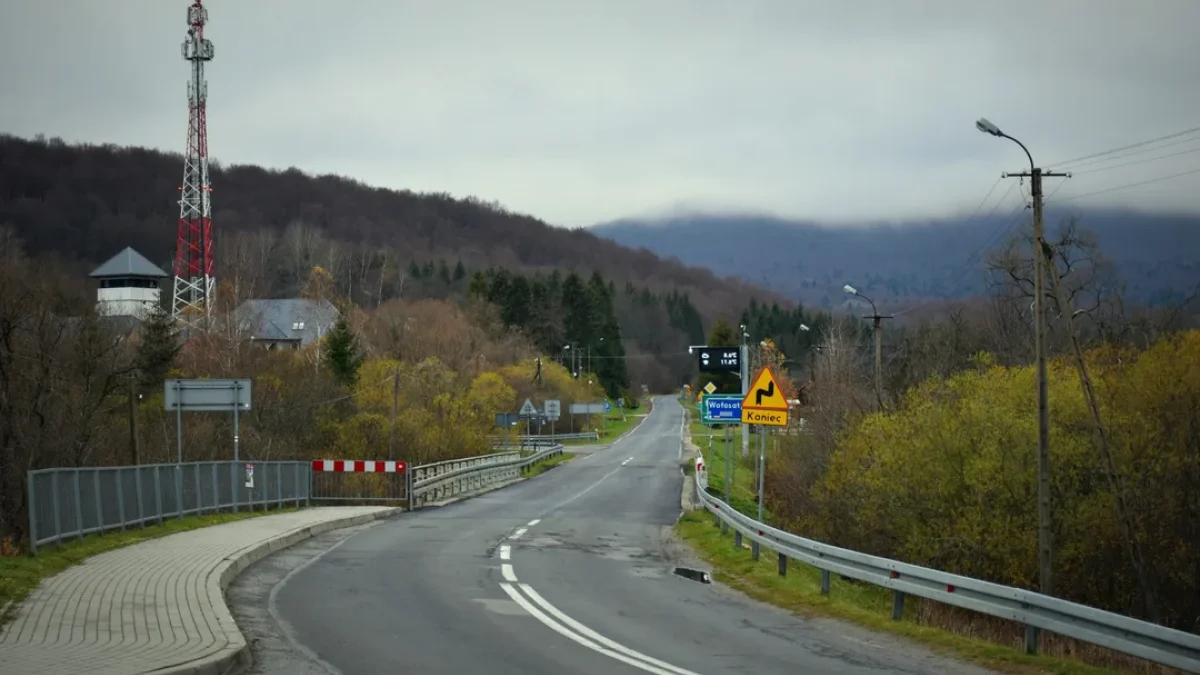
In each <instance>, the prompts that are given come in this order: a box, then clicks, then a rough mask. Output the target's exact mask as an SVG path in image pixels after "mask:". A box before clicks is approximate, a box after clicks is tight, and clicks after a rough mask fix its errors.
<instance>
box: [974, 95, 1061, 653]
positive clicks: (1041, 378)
mask: <svg viewBox="0 0 1200 675" xmlns="http://www.w3.org/2000/svg"><path fill="white" fill-rule="evenodd" d="M975 128H977V129H979V130H980V131H982V132H984V133H985V134H991V135H992V136H996V137H997V138H1007V139H1008V140H1010V141H1012V142H1014V143H1016V144H1017V145H1019V146H1021V149H1022V150H1024V151H1025V156H1026V157H1028V158H1029V171H1027V172H1025V171H1022V172H1019V173H1004V174H1001V175H1002V176H1003V177H1005V178H1012V177H1018V178H1025V177H1028V178H1029V181H1030V188H1031V192H1032V193H1033V307H1034V308H1033V350H1034V360H1035V362H1036V364H1037V365H1036V370H1037V408H1038V509H1037V510H1038V590H1039V591H1040V592H1041V593H1043V594H1045V595H1050V594H1051V593H1052V592H1053V588H1054V586H1053V575H1052V570H1053V566H1052V562H1053V557H1052V550H1053V543H1052V536H1053V530H1052V521H1051V516H1052V510H1051V504H1050V405H1049V394H1048V389H1049V387H1048V385H1047V381H1046V345H1045V340H1046V338H1045V321H1046V298H1045V295H1046V292H1045V287H1044V283H1045V281H1044V279H1045V272H1044V268H1045V257H1044V255H1043V251H1044V250H1045V248H1046V241H1045V239H1046V238H1045V234H1044V227H1043V223H1042V178H1045V177H1047V176H1050V177H1069V176H1070V174H1066V173H1053V172H1050V171H1043V170H1042V169H1040V168H1038V166H1037V164H1036V163H1035V162H1034V161H1033V155H1032V154H1030V152H1029V148H1026V147H1025V144H1024V143H1022V142H1021V141H1018V140H1017V139H1015V138H1013V137H1012V136H1009V135H1008V134H1006V133H1004V132H1003V131H1000V128H999V127H997V126H996V125H995V124H992V123H991V122H989V121H988V120H986V119H983V118H980V119H979V121H978V122H976V123H975ZM1029 641H1030V640H1029V636H1027V637H1026V643H1027V644H1026V647H1027V648H1028V647H1029V645H1028V642H1029Z"/></svg>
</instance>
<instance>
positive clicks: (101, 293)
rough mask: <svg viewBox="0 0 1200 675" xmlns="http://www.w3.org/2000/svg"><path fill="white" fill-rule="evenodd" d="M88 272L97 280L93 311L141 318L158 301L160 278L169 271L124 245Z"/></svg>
mask: <svg viewBox="0 0 1200 675" xmlns="http://www.w3.org/2000/svg"><path fill="white" fill-rule="evenodd" d="M89 276H91V277H92V278H93V279H98V280H99V281H100V287H99V288H98V289H97V290H96V311H97V312H98V313H99V314H100V315H101V316H106V317H134V318H136V319H137V320H138V321H144V320H145V318H146V316H147V314H148V313H149V312H150V309H151V308H152V307H154V305H156V304H158V303H159V302H160V294H161V293H162V290H161V288H160V280H161V279H165V278H167V277H168V276H170V275H168V274H167V273H166V272H164V271H162V270H161V269H159V267H158V266H157V265H155V264H154V263H152V262H150V261H149V260H147V259H146V258H145V256H143V255H142V254H141V253H138V252H137V251H135V250H133V249H132V248H130V247H128V246H127V247H125V250H123V251H121V252H120V253H118V254H116V255H115V256H113V257H112V258H109V260H108V262H106V263H104V264H103V265H101V266H99V267H97V268H96V269H95V270H93V271H92V273H91V274H90V275H89Z"/></svg>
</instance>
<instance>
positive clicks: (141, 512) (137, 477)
mask: <svg viewBox="0 0 1200 675" xmlns="http://www.w3.org/2000/svg"><path fill="white" fill-rule="evenodd" d="M133 482H134V486H135V487H136V488H137V506H138V524H139V525H141V526H142V527H145V526H146V507H145V506H144V503H145V500H144V499H143V498H142V467H141V466H140V465H139V466H134V467H133Z"/></svg>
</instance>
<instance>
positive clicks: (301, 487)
mask: <svg viewBox="0 0 1200 675" xmlns="http://www.w3.org/2000/svg"><path fill="white" fill-rule="evenodd" d="M528 449H532V450H533V452H532V454H530V453H529V452H528V451H527V452H521V451H519V450H516V451H512V452H498V453H492V454H489V455H482V456H476V457H467V458H464V459H452V460H447V461H444V462H434V463H432V464H425V465H421V466H406V465H405V464H404V462H390V461H371V460H365V461H364V460H330V459H316V460H312V461H308V462H299V461H271V462H258V461H238V462H232V461H220V462H185V463H182V464H143V465H140V466H105V467H79V468H54V469H37V470H34V471H29V472H27V475H26V490H27V495H28V500H29V503H28V507H29V542H30V545H29V548H30V550H31V551H32V552H34V553H36V552H37V550H38V547H40V546H44V545H47V544H60V545H61V544H62V543H63V542H64V541H69V540H71V539H79V540H82V539H83V538H84V537H85V536H86V535H89V534H97V533H103V532H109V531H113V530H121V531H124V530H126V529H128V528H132V527H144V526H146V525H150V524H161V523H162V522H164V521H165V520H167V519H170V518H182V517H184V516H188V515H203V514H209V513H217V512H219V511H232V512H237V511H239V510H267V509H269V508H287V507H300V506H307V505H308V504H310V503H311V502H314V501H316V502H334V503H343V504H346V503H394V504H397V505H402V506H406V507H409V508H419V507H421V506H423V505H426V504H429V503H432V502H437V501H442V500H445V499H450V498H453V497H456V496H461V495H465V494H470V493H472V492H476V491H479V490H482V489H484V488H488V487H491V486H493V485H495V484H497V483H501V482H505V481H508V480H512V479H515V478H518V477H520V476H521V475H522V473H523V472H525V471H527V470H528V469H529V467H531V466H533V465H534V464H536V463H537V462H540V461H542V460H545V459H549V458H551V457H555V456H557V455H560V454H562V452H563V446H562V444H559V443H554V444H542V445H539V446H537V447H536V448H533V447H532V446H531V447H530V448H528ZM528 449H527V450H528Z"/></svg>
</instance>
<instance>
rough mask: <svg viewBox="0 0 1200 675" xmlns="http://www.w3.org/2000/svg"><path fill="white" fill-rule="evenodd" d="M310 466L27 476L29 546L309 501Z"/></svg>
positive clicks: (149, 468) (147, 468) (198, 466)
mask: <svg viewBox="0 0 1200 675" xmlns="http://www.w3.org/2000/svg"><path fill="white" fill-rule="evenodd" d="M311 483H312V468H311V466H310V464H309V463H308V462H291V461H287V462H230V461H224V462H188V463H184V464H144V465H141V466H114V467H80V468H67V469H38V470H35V471H30V472H28V474H27V476H26V484H27V488H28V493H29V548H30V550H31V551H34V552H37V547H38V546H41V545H45V544H51V543H58V544H61V543H62V542H63V541H64V540H66V539H83V537H84V535H87V534H92V533H96V532H107V531H110V530H124V529H126V528H128V527H136V526H142V525H146V524H148V523H161V522H163V520H164V519H166V518H176V517H182V516H185V515H191V514H204V513H215V512H217V511H233V512H237V511H239V510H241V509H249V510H255V509H263V510H265V509H267V508H269V507H272V506H274V507H279V508H282V507H286V506H301V505H302V504H307V503H308V498H309V488H310V485H311Z"/></svg>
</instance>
